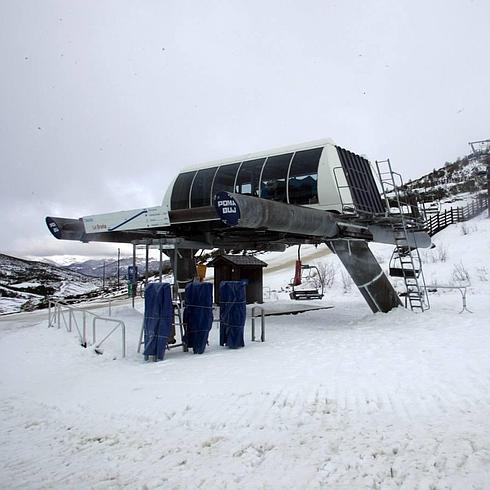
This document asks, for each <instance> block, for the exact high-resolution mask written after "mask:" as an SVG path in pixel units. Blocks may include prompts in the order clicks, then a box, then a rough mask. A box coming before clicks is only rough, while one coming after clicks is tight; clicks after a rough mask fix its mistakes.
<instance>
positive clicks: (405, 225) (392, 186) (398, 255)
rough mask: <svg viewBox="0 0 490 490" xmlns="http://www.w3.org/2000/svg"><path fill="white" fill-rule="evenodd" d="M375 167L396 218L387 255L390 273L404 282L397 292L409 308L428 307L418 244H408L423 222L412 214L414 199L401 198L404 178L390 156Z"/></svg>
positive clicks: (383, 191)
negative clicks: (395, 168) (400, 291)
mask: <svg viewBox="0 0 490 490" xmlns="http://www.w3.org/2000/svg"><path fill="white" fill-rule="evenodd" d="M376 169H377V172H378V177H379V181H380V184H381V189H382V193H383V197H384V199H385V201H386V213H387V215H388V216H391V217H393V218H398V219H396V220H394V221H393V224H392V228H393V235H394V238H395V248H394V250H393V254H392V256H391V259H390V275H391V276H393V277H400V278H402V279H403V282H404V283H405V292H404V293H402V294H401V295H400V296H403V297H404V298H405V307H408V306H410V309H411V310H412V311H425V310H428V309H429V308H430V303H429V298H428V295H427V288H426V285H425V279H424V273H423V271H422V260H421V259H420V253H419V250H418V248H414V247H410V246H409V237H410V241H411V242H413V241H415V234H414V232H415V231H421V230H423V224H421V223H420V222H419V221H417V219H416V218H415V216H416V213H417V211H418V210H417V211H415V210H414V204H413V203H410V204H408V203H406V202H403V201H402V200H401V199H400V191H399V189H400V187H403V179H402V177H401V175H400V174H399V173H397V172H394V171H393V169H392V168H391V162H390V160H389V159H387V160H381V161H376ZM397 182H398V183H397ZM410 235H411V236H410Z"/></svg>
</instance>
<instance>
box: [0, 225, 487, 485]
mask: <svg viewBox="0 0 490 490" xmlns="http://www.w3.org/2000/svg"><path fill="white" fill-rule="evenodd" d="M466 226H467V227H466V228H464V229H463V226H462V225H461V224H460V225H452V226H450V227H449V228H447V229H446V230H444V231H443V232H441V233H440V234H439V235H437V236H436V238H435V242H436V243H437V247H436V248H435V249H433V250H430V251H427V252H426V254H425V260H426V276H427V277H428V278H429V279H430V281H434V282H435V281H437V282H438V284H450V283H458V281H457V277H456V276H454V275H453V272H454V270H456V269H457V270H461V269H460V268H458V267H457V266H459V265H461V264H462V266H463V268H464V269H465V270H466V271H467V272H468V274H469V280H470V282H471V287H470V291H469V295H468V307H469V308H470V309H471V310H472V311H473V313H468V312H465V313H462V314H458V312H459V310H460V309H461V297H460V295H459V292H458V291H451V290H445V291H444V292H442V290H440V291H439V292H437V293H433V294H431V302H432V309H431V310H430V311H428V312H425V313H419V314H415V313H412V312H410V311H407V310H404V309H402V308H400V309H398V310H396V311H392V312H391V313H389V314H377V315H373V314H371V313H370V311H369V309H368V307H367V306H366V304H365V302H364V300H363V299H362V298H361V297H360V294H359V293H358V292H357V291H356V290H355V288H354V287H352V285H351V287H350V288H349V287H348V284H344V281H343V280H342V270H341V265H340V264H339V263H338V262H337V259H336V258H335V256H333V255H331V254H323V251H321V250H316V251H315V250H314V249H313V250H310V251H308V250H306V251H305V256H306V255H309V254H310V253H311V254H316V255H315V256H311V255H310V258H309V259H308V261H309V262H310V263H313V262H315V261H325V262H327V263H330V264H331V265H332V267H333V268H337V272H336V274H335V277H334V282H333V285H332V287H331V288H328V289H327V295H326V298H325V300H324V302H325V303H327V304H330V305H333V306H334V308H333V309H329V310H320V311H315V312H309V313H305V314H300V315H294V316H280V317H269V318H267V321H266V324H267V327H266V328H267V332H266V342H265V343H252V342H250V341H249V336H250V323H249V322H247V327H246V346H245V348H244V349H240V350H229V349H226V348H223V347H219V345H218V336H219V331H218V330H217V328H216V327H213V330H212V332H211V336H210V345H209V347H208V348H207V350H206V352H205V353H204V354H203V355H201V356H198V355H192V354H190V353H183V352H181V351H178V350H172V351H170V352H168V353H167V355H166V360H165V361H163V362H159V363H145V362H144V361H143V359H142V356H141V355H138V354H137V353H136V345H137V338H138V334H139V330H140V327H141V319H142V313H141V312H142V303H141V302H140V301H139V302H138V303H137V309H136V311H135V310H132V309H131V308H129V307H128V306H125V305H123V306H120V307H117V308H115V311H114V315H115V316H116V317H118V318H121V319H123V320H124V321H125V323H126V327H127V335H128V339H127V342H128V357H127V358H126V359H121V358H120V337H119V335H118V336H116V337H111V338H110V339H109V341H108V342H109V343H108V345H107V346H106V347H105V349H104V354H103V355H96V354H95V353H94V351H93V349H92V348H91V347H89V348H87V349H83V348H81V347H80V346H79V345H78V341H77V337H76V336H75V334H69V333H67V332H66V331H64V330H56V329H48V328H47V324H46V316H45V313H43V312H40V311H37V312H32V313H22V314H19V315H13V316H9V317H3V318H2V319H0V370H1V372H2V378H1V380H0V383H1V384H0V390H1V395H2V396H1V397H0V414H1V416H0V437H1V440H2V444H1V445H0V484H1V486H2V488H20V487H22V488H60V489H61V488H63V489H64V488H82V489H83V488H147V489H153V488H162V489H163V488H165V489H166V488H204V489H213V490H214V489H216V488H251V489H255V488H271V489H276V488H280V489H283V488H294V489H296V488H335V489H337V488H345V489H352V488H356V489H357V488H382V489H395V488H406V489H412V488H421V489H422V488H427V489H429V488H434V489H435V488H457V489H467V488H487V487H488V483H489V481H490V428H489V426H488V416H489V414H490V375H489V373H490V356H489V355H488V352H489V350H490V329H489V323H488V314H489V311H490V309H489V306H488V298H489V297H490V286H489V285H490V283H489V281H488V280H487V279H488V278H487V276H486V274H485V272H484V271H485V270H486V271H490V263H489V261H490V259H489V254H488V249H489V246H490V220H488V219H487V218H484V217H483V216H480V217H478V218H476V219H473V220H472V221H470V222H468V223H466ZM373 248H374V253H375V254H376V255H377V256H378V257H380V259H381V261H382V262H383V266H384V267H387V261H388V257H389V254H390V251H391V249H390V248H389V247H384V246H375V247H373ZM444 250H445V252H444ZM295 252H296V251H295V249H290V250H288V251H287V252H286V255H285V256H284V257H283V259H281V258H280V257H279V255H277V256H276V257H275V259H274V260H271V261H270V266H269V272H268V273H267V274H266V284H268V285H269V286H270V287H271V288H273V289H276V290H277V291H275V292H274V293H276V294H277V295H278V297H281V295H286V293H285V292H281V291H280V288H281V287H284V285H285V283H287V282H288V281H289V279H290V278H291V276H292V271H293V267H292V266H291V269H290V270H289V267H290V265H291V264H290V262H291V260H294V258H295ZM288 254H289V255H288ZM272 258H273V257H272V256H271V257H270V259H272ZM310 259H311V260H310ZM274 261H275V265H274ZM281 261H286V262H287V264H288V266H287V268H286V269H284V268H282V267H280V266H279V265H280V262H281ZM274 301H275V300H274ZM320 303H321V302H320ZM99 313H104V310H103V309H102V310H99ZM102 330H103V329H102V328H101V331H100V335H102V334H103V331H102Z"/></svg>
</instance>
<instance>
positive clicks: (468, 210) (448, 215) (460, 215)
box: [425, 196, 488, 236]
mask: <svg viewBox="0 0 490 490" xmlns="http://www.w3.org/2000/svg"><path fill="white" fill-rule="evenodd" d="M487 208H488V198H487V196H482V197H480V198H478V199H475V200H474V201H473V202H472V203H470V204H468V205H467V206H464V207H457V208H453V207H451V209H446V210H445V211H442V212H440V213H437V214H435V215H434V216H432V217H430V218H429V219H428V220H426V222H425V226H426V230H427V233H429V235H430V236H434V235H435V234H436V233H439V232H440V231H441V230H444V228H447V227H448V226H449V225H452V224H454V223H461V222H463V221H468V220H469V219H471V218H474V217H475V216H477V215H478V214H480V213H482V212H483V211H485V210H486V209H487Z"/></svg>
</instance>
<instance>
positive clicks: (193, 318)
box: [184, 282, 213, 354]
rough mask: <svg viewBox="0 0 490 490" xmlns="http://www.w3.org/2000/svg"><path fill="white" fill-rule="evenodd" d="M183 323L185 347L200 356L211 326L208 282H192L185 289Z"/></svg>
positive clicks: (210, 289)
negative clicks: (184, 327) (190, 348)
mask: <svg viewBox="0 0 490 490" xmlns="http://www.w3.org/2000/svg"><path fill="white" fill-rule="evenodd" d="M184 323H185V324H186V326H187V328H186V342H187V347H192V350H193V351H194V354H202V353H203V352H204V350H205V349H206V344H207V343H208V335H209V331H210V330H211V327H212V325H213V285H212V284H211V283H208V282H192V283H190V284H188V285H187V286H186V288H185V308H184Z"/></svg>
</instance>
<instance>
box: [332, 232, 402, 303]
mask: <svg viewBox="0 0 490 490" xmlns="http://www.w3.org/2000/svg"><path fill="white" fill-rule="evenodd" d="M327 245H328V246H329V247H330V249H331V250H332V251H333V252H334V253H336V254H337V256H338V257H339V259H340V261H341V262H342V264H344V267H345V268H346V269H347V272H348V273H349V274H350V276H351V277H352V280H353V281H354V283H355V285H356V286H357V287H358V288H359V291H360V292H361V294H362V295H363V297H364V299H365V300H366V302H367V304H368V305H369V307H370V308H371V310H372V311H373V313H377V312H378V311H381V312H383V313H387V312H388V311H390V310H392V309H393V308H396V307H398V306H400V305H401V301H400V298H399V297H398V294H397V292H396V291H395V289H394V288H393V286H392V284H391V282H390V280H389V279H388V278H387V277H386V275H385V273H384V272H383V270H382V269H381V267H380V265H379V264H378V261H377V260H376V257H375V256H374V255H373V253H372V252H371V250H370V249H369V247H368V244H367V243H366V242H364V241H361V240H334V241H330V242H328V243H327Z"/></svg>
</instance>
